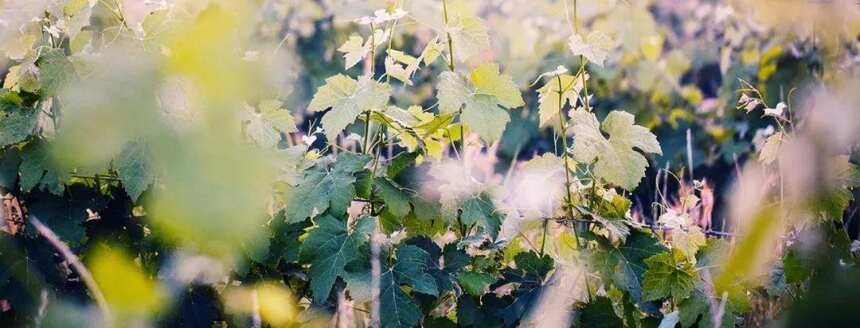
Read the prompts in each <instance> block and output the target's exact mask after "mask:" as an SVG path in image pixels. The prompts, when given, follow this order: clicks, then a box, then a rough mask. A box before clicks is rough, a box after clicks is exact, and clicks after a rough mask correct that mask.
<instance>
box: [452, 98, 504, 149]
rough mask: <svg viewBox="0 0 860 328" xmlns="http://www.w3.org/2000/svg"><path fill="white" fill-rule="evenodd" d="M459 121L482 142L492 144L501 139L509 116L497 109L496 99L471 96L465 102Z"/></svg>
mask: <svg viewBox="0 0 860 328" xmlns="http://www.w3.org/2000/svg"><path fill="white" fill-rule="evenodd" d="M460 119H461V120H462V121H463V123H464V124H466V126H468V127H469V128H470V129H471V130H472V131H474V132H475V133H477V134H478V135H479V136H481V138H482V139H484V141H487V142H488V143H492V142H493V141H496V140H499V139H500V138H501V137H502V133H503V132H505V126H507V125H508V122H510V120H511V116H510V114H508V112H507V111H505V110H504V109H502V108H500V107H499V104H498V99H497V98H496V97H493V96H487V95H473V96H472V97H470V98H469V100H468V101H466V107H465V108H464V109H463V114H462V115H461V116H460Z"/></svg>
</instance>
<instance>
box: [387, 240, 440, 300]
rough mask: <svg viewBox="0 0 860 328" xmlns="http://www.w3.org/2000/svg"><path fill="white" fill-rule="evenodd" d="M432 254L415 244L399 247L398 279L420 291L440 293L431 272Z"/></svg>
mask: <svg viewBox="0 0 860 328" xmlns="http://www.w3.org/2000/svg"><path fill="white" fill-rule="evenodd" d="M428 263H433V262H431V261H430V254H429V253H427V252H426V251H425V250H423V249H421V248H419V247H418V246H413V245H403V246H400V248H398V249H397V263H396V264H395V265H394V269H393V270H394V273H395V277H396V278H397V281H398V282H400V283H403V284H407V285H409V286H411V287H412V289H413V290H414V291H416V292H419V293H424V294H427V295H434V296H438V295H439V287H438V286H437V285H436V280H435V279H434V278H433V276H432V275H431V274H430V273H429V270H430V267H429V265H428Z"/></svg>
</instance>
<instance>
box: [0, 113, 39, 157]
mask: <svg viewBox="0 0 860 328" xmlns="http://www.w3.org/2000/svg"><path fill="white" fill-rule="evenodd" d="M2 106H3V107H2V112H5V113H0V148H5V147H6V146H9V145H14V144H17V143H19V142H21V141H24V140H26V139H27V138H28V137H30V135H32V134H33V131H34V130H35V129H36V124H37V123H38V120H39V115H38V114H39V112H38V111H37V110H35V109H29V108H21V107H17V106H10V105H6V104H3V105H2ZM10 107H12V108H10Z"/></svg>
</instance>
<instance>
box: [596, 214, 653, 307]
mask: <svg viewBox="0 0 860 328" xmlns="http://www.w3.org/2000/svg"><path fill="white" fill-rule="evenodd" d="M604 247H607V248H606V249H607V250H606V252H605V253H597V254H595V260H596V263H595V266H597V267H598V268H600V270H601V271H602V272H603V274H605V275H606V276H607V278H608V280H610V281H612V283H614V284H615V285H616V286H617V287H618V288H619V289H621V290H625V291H627V292H628V293H630V295H631V296H632V297H633V300H635V301H636V302H640V301H641V297H642V279H643V275H644V274H645V271H646V264H645V259H646V258H648V257H651V256H653V255H655V254H658V253H660V252H663V251H665V250H666V248H665V247H663V246H662V245H661V244H660V242H659V241H657V239H655V238H654V237H653V236H652V235H651V234H650V233H647V232H643V231H641V230H635V229H634V230H632V231H631V234H630V235H629V236H628V237H627V240H626V241H625V242H624V244H622V245H621V246H618V247H617V248H616V247H613V246H611V245H604Z"/></svg>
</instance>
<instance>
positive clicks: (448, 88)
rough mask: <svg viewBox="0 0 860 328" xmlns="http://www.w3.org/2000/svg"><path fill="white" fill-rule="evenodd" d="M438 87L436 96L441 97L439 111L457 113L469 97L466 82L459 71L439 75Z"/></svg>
mask: <svg viewBox="0 0 860 328" xmlns="http://www.w3.org/2000/svg"><path fill="white" fill-rule="evenodd" d="M436 87H437V89H438V92H437V94H436V98H437V99H439V111H440V112H442V113H445V114H451V113H456V112H457V111H459V110H460V106H462V105H463V104H464V103H465V102H466V100H468V99H469V89H468V88H467V87H466V82H465V81H464V80H463V79H462V78H460V76H459V75H457V73H454V72H444V73H442V74H441V75H439V84H438V85H437V86H436Z"/></svg>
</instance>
